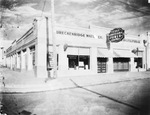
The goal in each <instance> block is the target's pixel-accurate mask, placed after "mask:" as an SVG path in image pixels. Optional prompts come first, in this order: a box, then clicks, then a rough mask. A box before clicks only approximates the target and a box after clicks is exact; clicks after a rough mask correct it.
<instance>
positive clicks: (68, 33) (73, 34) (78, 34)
mask: <svg viewBox="0 0 150 115" xmlns="http://www.w3.org/2000/svg"><path fill="white" fill-rule="evenodd" d="M56 34H61V35H69V36H77V37H87V38H95V36H94V35H92V34H85V33H77V32H68V31H56ZM97 38H98V39H102V36H97Z"/></svg>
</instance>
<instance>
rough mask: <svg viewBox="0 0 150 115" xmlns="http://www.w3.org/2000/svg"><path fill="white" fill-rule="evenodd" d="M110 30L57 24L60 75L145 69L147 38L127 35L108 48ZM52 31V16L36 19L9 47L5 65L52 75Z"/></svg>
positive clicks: (40, 75)
mask: <svg viewBox="0 0 150 115" xmlns="http://www.w3.org/2000/svg"><path fill="white" fill-rule="evenodd" d="M110 30H112V28H101V27H94V26H91V27H89V28H87V29H85V28H74V27H66V26H61V25H55V37H56V46H57V47H56V51H57V66H58V67H57V68H58V70H57V71H58V77H66V76H80V75H94V74H101V73H113V72H125V71H128V72H136V71H145V70H146V69H145V68H146V67H145V64H146V62H145V58H146V57H145V47H144V45H143V39H140V37H138V36H131V35H125V38H124V39H123V40H122V41H120V42H118V43H110V48H108V45H107V43H106V35H107V34H108V33H109V32H110ZM51 33H52V29H51V21H50V20H49V19H48V18H44V19H42V20H38V19H35V20H34V22H33V26H32V27H31V28H30V29H29V30H28V31H27V32H26V33H25V34H24V35H23V36H22V37H21V38H19V39H18V40H14V42H13V43H12V45H11V46H10V47H9V48H8V49H7V50H6V52H5V60H4V61H5V62H6V63H5V66H7V67H9V68H11V69H14V70H21V71H33V72H34V73H35V75H36V76H37V77H48V75H47V70H51V68H52V67H53V59H52V55H53V47H52V46H53V44H52V34H51ZM47 54H49V55H48V56H47ZM51 71H52V70H51Z"/></svg>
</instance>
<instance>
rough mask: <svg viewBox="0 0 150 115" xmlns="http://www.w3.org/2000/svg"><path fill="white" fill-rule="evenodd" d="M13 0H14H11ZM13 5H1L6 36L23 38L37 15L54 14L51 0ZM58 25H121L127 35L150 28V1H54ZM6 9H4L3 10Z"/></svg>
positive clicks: (25, 0) (18, 0)
mask: <svg viewBox="0 0 150 115" xmlns="http://www.w3.org/2000/svg"><path fill="white" fill-rule="evenodd" d="M0 1H2V0H0ZM9 1H10V0H9ZM12 1H15V4H14V5H13V7H11V8H5V9H4V8H3V9H2V7H1V8H0V10H1V16H2V18H1V19H2V22H3V23H2V24H3V27H2V28H1V29H0V31H1V33H0V34H1V36H3V37H4V39H8V40H14V39H17V38H19V37H21V36H22V35H23V34H24V33H25V32H26V31H27V30H28V29H29V27H30V26H31V25H32V22H33V19H34V18H36V17H39V18H40V17H43V16H51V12H50V10H51V1H50V0H12ZM54 2H55V20H56V23H58V24H63V25H67V26H77V27H84V28H87V27H88V26H89V25H94V26H100V27H108V28H117V27H119V28H120V27H121V28H123V29H124V30H125V32H126V33H127V34H132V35H139V34H142V33H146V32H147V31H150V4H149V3H148V0H54ZM2 11H3V12H2Z"/></svg>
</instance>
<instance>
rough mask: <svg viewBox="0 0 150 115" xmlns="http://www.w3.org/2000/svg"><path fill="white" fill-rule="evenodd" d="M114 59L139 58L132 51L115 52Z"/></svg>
mask: <svg viewBox="0 0 150 115" xmlns="http://www.w3.org/2000/svg"><path fill="white" fill-rule="evenodd" d="M113 57H125V58H130V57H137V56H136V55H135V54H134V53H132V52H131V51H130V50H114V51H113Z"/></svg>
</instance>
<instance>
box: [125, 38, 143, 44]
mask: <svg viewBox="0 0 150 115" xmlns="http://www.w3.org/2000/svg"><path fill="white" fill-rule="evenodd" d="M123 42H131V43H139V44H140V43H141V42H140V40H134V39H123Z"/></svg>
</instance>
